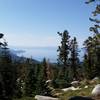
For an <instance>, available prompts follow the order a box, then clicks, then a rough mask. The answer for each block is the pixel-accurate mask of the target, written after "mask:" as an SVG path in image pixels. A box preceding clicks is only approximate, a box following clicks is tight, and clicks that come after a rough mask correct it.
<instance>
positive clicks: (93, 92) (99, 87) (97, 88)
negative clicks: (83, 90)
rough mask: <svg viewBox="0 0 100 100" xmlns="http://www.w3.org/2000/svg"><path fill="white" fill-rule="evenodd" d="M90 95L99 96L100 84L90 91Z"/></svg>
mask: <svg viewBox="0 0 100 100" xmlns="http://www.w3.org/2000/svg"><path fill="white" fill-rule="evenodd" d="M92 95H93V96H95V97H96V96H100V84H97V85H96V86H95V88H94V89H93V90H92Z"/></svg>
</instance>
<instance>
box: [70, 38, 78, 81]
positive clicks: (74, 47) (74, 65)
mask: <svg viewBox="0 0 100 100" xmlns="http://www.w3.org/2000/svg"><path fill="white" fill-rule="evenodd" d="M70 51H71V57H70V67H71V68H70V69H71V71H72V73H71V75H72V78H73V79H75V80H77V79H79V75H78V69H79V58H78V44H77V40H76V37H74V39H72V40H71V43H70Z"/></svg>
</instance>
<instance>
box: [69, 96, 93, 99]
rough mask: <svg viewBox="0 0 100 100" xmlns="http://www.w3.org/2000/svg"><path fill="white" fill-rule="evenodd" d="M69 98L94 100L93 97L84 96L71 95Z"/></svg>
mask: <svg viewBox="0 0 100 100" xmlns="http://www.w3.org/2000/svg"><path fill="white" fill-rule="evenodd" d="M68 100H94V99H92V98H91V97H83V96H73V97H70V98H69V99H68Z"/></svg>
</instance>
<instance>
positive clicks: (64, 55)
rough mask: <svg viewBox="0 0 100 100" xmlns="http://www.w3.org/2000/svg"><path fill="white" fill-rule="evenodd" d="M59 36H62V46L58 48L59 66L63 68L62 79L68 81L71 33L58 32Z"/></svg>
mask: <svg viewBox="0 0 100 100" xmlns="http://www.w3.org/2000/svg"><path fill="white" fill-rule="evenodd" d="M58 34H59V36H61V45H60V46H59V47H58V50H57V51H58V52H59V54H58V64H59V65H61V66H63V68H62V71H61V73H60V74H61V77H60V78H62V79H65V80H67V77H68V63H69V62H68V55H69V38H70V36H69V33H68V31H67V30H65V31H64V32H63V33H60V32H58Z"/></svg>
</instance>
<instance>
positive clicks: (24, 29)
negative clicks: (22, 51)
mask: <svg viewBox="0 0 100 100" xmlns="http://www.w3.org/2000/svg"><path fill="white" fill-rule="evenodd" d="M84 2H85V0H0V32H3V33H4V34H5V38H6V39H7V41H8V44H9V45H11V46H25V47H27V46H30V47H34V46H37V47H42V46H43V47H44V46H58V45H59V41H60V38H59V36H58V34H57V32H58V31H59V32H63V31H64V30H68V31H69V33H70V35H71V36H72V37H73V36H76V37H77V39H78V41H79V45H81V44H82V42H83V41H84V39H86V38H87V36H89V35H90V32H89V31H88V29H89V26H90V25H91V22H90V21H89V17H90V16H91V11H92V10H93V8H92V6H93V4H90V5H86V4H85V3H84Z"/></svg>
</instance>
